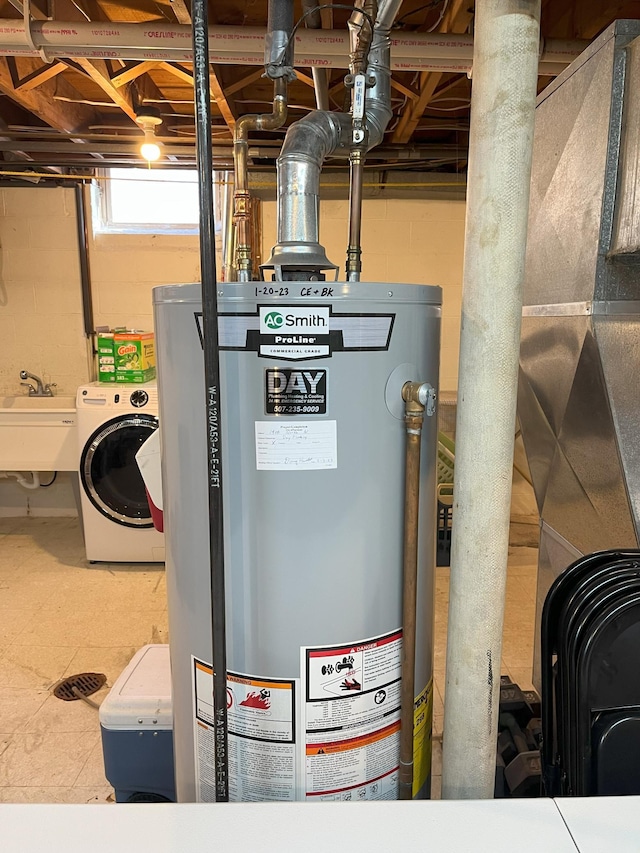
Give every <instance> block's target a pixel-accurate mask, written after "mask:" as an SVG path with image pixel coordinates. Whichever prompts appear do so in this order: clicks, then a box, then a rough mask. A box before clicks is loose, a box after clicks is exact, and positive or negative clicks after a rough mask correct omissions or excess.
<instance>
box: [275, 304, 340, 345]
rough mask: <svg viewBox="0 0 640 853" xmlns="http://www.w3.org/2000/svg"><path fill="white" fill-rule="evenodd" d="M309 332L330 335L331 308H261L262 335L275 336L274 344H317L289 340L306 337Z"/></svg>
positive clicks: (310, 341)
mask: <svg viewBox="0 0 640 853" xmlns="http://www.w3.org/2000/svg"><path fill="white" fill-rule="evenodd" d="M308 332H315V333H316V334H318V335H328V334H329V308H306V307H305V308H281V309H278V310H274V309H273V308H265V307H261V308H260V334H261V335H274V336H275V340H274V343H281V344H299V343H305V344H308V343H316V341H315V340H289V338H291V337H292V335H293V336H294V337H295V336H296V335H297V334H298V333H302V337H306V336H307V335H306V334H305V333H308ZM280 333H281V334H280ZM279 338H282V339H281V340H279Z"/></svg>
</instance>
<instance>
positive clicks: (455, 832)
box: [0, 799, 640, 853]
mask: <svg viewBox="0 0 640 853" xmlns="http://www.w3.org/2000/svg"><path fill="white" fill-rule="evenodd" d="M0 834H1V835H0V838H1V841H0V844H1V849H3V850H6V851H7V853H9V851H11V853H43V851H47V853H58V851H60V853H62V851H65V853H87V851H91V853H146V851H153V853H190V851H194V853H196V851H197V853H204V851H209V850H211V851H214V850H221V851H225V850H228V851H232V850H233V851H238V853H244V851H251V853H276V851H277V853H282V851H304V853H321V851H322V853H326V851H327V850H330V851H331V853H356V851H363V853H364V852H365V851H366V853H395V851H400V850H404V851H406V853H417V852H418V851H423V850H424V851H431V850H441V851H443V853H472V851H473V853H514V851H517V853H541V851H548V853H575V851H576V846H575V845H574V843H573V841H572V839H571V835H570V833H569V832H568V830H567V828H566V826H565V823H564V821H563V819H562V817H561V815H560V812H559V811H558V809H557V807H556V805H555V803H554V801H553V800H544V799H534V800H485V801H482V802H469V801H467V802H461V801H424V802H379V803H317V804H310V803H309V804H308V803H291V804H289V803H255V804H254V803H242V804H232V805H222V804H221V805H215V804H214V805H190V804H183V805H174V804H144V805H117V806H104V805H102V806H94V805H0ZM636 837H637V838H638V839H639V840H640V827H639V828H638V832H637V835H636ZM585 849H587V848H585ZM588 849H589V850H591V849H594V850H595V848H588ZM625 849H626V848H625ZM635 849H636V850H638V849H640V843H639V844H638V845H637V846H636V848H635ZM608 850H611V851H613V850H615V851H616V853H619V851H620V848H619V847H618V846H617V845H616V846H610V847H606V846H605V847H602V846H600V847H599V848H598V853H604V851H608Z"/></svg>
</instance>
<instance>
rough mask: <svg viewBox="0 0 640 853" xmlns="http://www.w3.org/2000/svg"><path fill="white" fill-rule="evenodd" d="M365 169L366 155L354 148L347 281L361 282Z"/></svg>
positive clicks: (351, 174) (351, 167) (351, 168)
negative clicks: (363, 179)
mask: <svg viewBox="0 0 640 853" xmlns="http://www.w3.org/2000/svg"><path fill="white" fill-rule="evenodd" d="M363 168H364V154H363V152H362V150H361V149H360V148H354V149H353V150H352V151H351V153H350V154H349V246H348V248H347V263H346V266H345V272H346V279H347V281H360V272H361V270H362V261H361V255H362V248H361V246H360V232H361V225H362V177H363Z"/></svg>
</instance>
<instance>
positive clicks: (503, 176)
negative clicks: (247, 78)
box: [442, 0, 540, 799]
mask: <svg viewBox="0 0 640 853" xmlns="http://www.w3.org/2000/svg"><path fill="white" fill-rule="evenodd" d="M539 38H540V0H483V2H482V3H478V4H477V6H476V27H475V50H474V72H473V88H472V95H471V131H470V143H469V151H470V156H469V175H468V195H467V218H466V236H465V257H464V275H463V294H462V332H461V340H460V367H459V380H458V414H457V423H456V464H455V480H454V496H453V500H454V506H453V527H452V549H451V580H450V592H449V625H448V637H447V679H446V692H445V713H444V742H443V772H442V796H443V798H445V799H485V798H491V797H492V796H493V790H494V777H495V760H496V737H497V723H498V706H499V688H500V661H501V652H502V626H503V617H504V601H505V587H506V577H507V556H508V546H509V516H510V505H511V481H512V465H513V450H514V435H515V419H516V392H517V378H518V355H519V345H520V317H521V312H522V290H523V278H524V260H525V248H526V240H527V219H528V208H529V184H530V177H531V158H532V149H533V130H534V110H535V101H536V83H537V74H538V46H539Z"/></svg>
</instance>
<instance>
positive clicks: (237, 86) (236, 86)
mask: <svg viewBox="0 0 640 853" xmlns="http://www.w3.org/2000/svg"><path fill="white" fill-rule="evenodd" d="M263 74H264V70H263V69H262V68H259V69H258V71H252V72H251V74H247V75H245V76H244V77H241V78H240V80H236V82H235V83H230V84H229V85H228V86H225V87H224V92H225V95H226V96H227V98H229V97H230V96H231V95H235V93H236V92H239V91H240V90H241V89H244V87H245V86H249V85H250V84H251V83H255V82H256V80H259V79H260V78H261V77H262V76H263Z"/></svg>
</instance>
